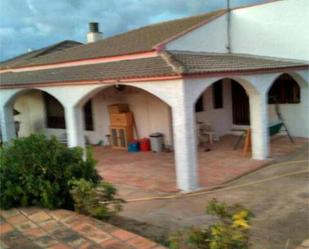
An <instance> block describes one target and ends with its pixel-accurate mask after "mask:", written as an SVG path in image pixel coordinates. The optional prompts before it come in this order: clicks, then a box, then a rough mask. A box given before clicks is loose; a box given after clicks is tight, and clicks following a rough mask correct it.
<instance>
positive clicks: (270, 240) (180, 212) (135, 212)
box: [115, 146, 309, 249]
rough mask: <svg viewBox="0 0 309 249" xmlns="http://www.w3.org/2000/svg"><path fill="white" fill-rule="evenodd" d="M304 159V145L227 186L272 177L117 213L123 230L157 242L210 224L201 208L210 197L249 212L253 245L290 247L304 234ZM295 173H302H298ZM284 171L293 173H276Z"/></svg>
mask: <svg viewBox="0 0 309 249" xmlns="http://www.w3.org/2000/svg"><path fill="white" fill-rule="evenodd" d="M304 160H308V147H307V146H306V147H304V148H303V149H301V150H300V151H298V152H297V153H295V154H294V155H292V156H290V157H289V158H286V159H285V162H284V164H281V165H273V166H272V165H270V166H267V167H266V168H263V169H260V170H258V171H257V172H254V173H252V174H250V175H247V176H244V177H242V178H240V179H238V180H236V181H234V182H233V183H231V185H239V184H247V183H252V182H254V181H260V180H263V181H264V180H265V179H267V178H272V180H269V181H266V182H261V183H257V184H253V185H250V186H245V187H241V188H236V189H230V190H221V191H220V192H217V193H212V194H202V195H199V196H194V197H185V198H181V199H171V200H153V201H143V202H132V203H127V204H126V205H125V209H124V211H123V212H122V213H121V215H122V216H123V217H125V218H126V219H129V221H128V222H127V228H128V229H132V230H133V231H137V232H139V233H142V234H143V235H144V236H150V237H152V238H157V239H158V240H160V239H162V237H165V236H166V235H167V234H169V233H172V232H175V231H177V230H180V229H182V228H184V227H188V226H192V225H194V226H200V225H203V224H206V223H207V222H210V221H211V217H209V216H207V215H205V213H204V211H205V207H206V205H207V202H208V201H209V200H210V199H212V198H217V199H219V200H220V201H225V202H227V203H242V204H244V205H245V206H247V207H248V208H250V209H252V211H253V212H254V213H255V215H256V218H255V219H254V222H253V229H252V233H251V240H252V243H253V246H252V248H253V249H283V248H287V249H293V248H295V247H296V246H297V245H299V244H301V242H302V241H303V240H304V239H306V238H307V237H309V236H308V231H309V227H308V218H309V215H308V200H309V181H308V180H309V179H308V176H309V175H308V162H304ZM295 161H301V162H298V163H295ZM299 171H307V172H306V173H299V174H298V173H297V172H299ZM295 173H296V174H295ZM285 174H294V175H290V176H285V177H280V175H285ZM278 176H279V177H278ZM120 222H123V221H120ZM115 224H117V221H115ZM286 245H289V246H288V247H286Z"/></svg>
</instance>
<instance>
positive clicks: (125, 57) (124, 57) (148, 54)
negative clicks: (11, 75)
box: [0, 51, 158, 73]
mask: <svg viewBox="0 0 309 249" xmlns="http://www.w3.org/2000/svg"><path fill="white" fill-rule="evenodd" d="M157 55H158V52H157V51H148V52H140V53H135V54H126V55H118V56H112V57H102V58H95V59H84V60H78V61H66V62H57V63H51V64H41V65H34V66H24V67H16V68H10V69H2V70H0V73H5V72H23V71H35V70H43V69H52V68H59V67H61V68H62V67H72V66H82V65H90V64H98V63H106V62H113V61H123V60H135V59H142V58H151V57H155V56H157Z"/></svg>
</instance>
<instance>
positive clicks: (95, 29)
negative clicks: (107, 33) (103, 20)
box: [87, 22, 102, 43]
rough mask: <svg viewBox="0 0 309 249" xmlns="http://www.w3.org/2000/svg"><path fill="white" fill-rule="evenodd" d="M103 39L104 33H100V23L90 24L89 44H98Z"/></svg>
mask: <svg viewBox="0 0 309 249" xmlns="http://www.w3.org/2000/svg"><path fill="white" fill-rule="evenodd" d="M101 39H102V32H100V31H99V23H97V22H90V23H89V32H88V33H87V43H92V42H97V41H99V40H101Z"/></svg>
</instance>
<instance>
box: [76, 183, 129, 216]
mask: <svg viewBox="0 0 309 249" xmlns="http://www.w3.org/2000/svg"><path fill="white" fill-rule="evenodd" d="M71 185H72V190H71V194H72V196H73V200H74V207H75V210H76V211H77V212H79V213H82V214H86V215H90V216H93V217H95V218H99V219H104V220H106V219H109V218H110V217H111V216H112V215H115V214H116V213H118V212H119V211H121V208H122V206H121V204H122V203H123V202H124V201H123V200H122V199H119V198H116V197H115V195H116V193H117V190H116V188H115V187H114V186H113V185H111V184H110V183H107V182H100V183H99V184H97V185H96V184H94V183H92V182H89V181H86V180H85V179H80V180H74V181H72V182H71Z"/></svg>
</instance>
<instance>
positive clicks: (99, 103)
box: [14, 88, 172, 145]
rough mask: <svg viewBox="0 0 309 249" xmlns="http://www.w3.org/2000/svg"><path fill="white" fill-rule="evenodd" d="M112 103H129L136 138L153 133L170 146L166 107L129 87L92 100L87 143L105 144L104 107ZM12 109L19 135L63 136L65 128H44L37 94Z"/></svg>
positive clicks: (21, 98)
mask: <svg viewBox="0 0 309 249" xmlns="http://www.w3.org/2000/svg"><path fill="white" fill-rule="evenodd" d="M115 103H127V104H129V107H130V110H131V111H132V112H133V113H134V117H135V120H136V125H137V129H138V133H139V136H140V138H142V137H148V136H149V134H151V133H153V132H161V133H162V134H164V138H165V142H166V144H168V145H171V144H172V137H171V136H172V135H171V117H170V108H169V106H168V105H167V104H165V103H164V102H162V101H161V100H160V99H158V98H156V97H154V96H152V95H151V94H149V93H147V92H145V91H143V90H140V89H133V88H127V90H126V91H124V92H119V91H116V90H115V89H114V88H108V89H105V90H102V91H101V92H99V93H98V94H96V95H95V96H94V97H93V98H92V108H93V120H94V131H84V134H85V136H87V138H88V139H89V141H90V143H92V144H97V143H98V142H99V141H100V140H103V141H104V144H107V138H106V135H107V134H110V131H109V126H110V121H109V114H108V109H107V106H108V105H110V104H115ZM14 108H15V109H16V110H18V111H20V112H21V114H20V115H18V116H16V117H15V120H18V121H20V122H21V129H20V132H19V136H28V135H30V134H31V133H35V132H39V131H43V132H45V133H46V134H48V135H56V136H61V135H62V134H63V133H65V129H51V128H46V116H45V108H44V102H43V97H42V93H41V92H40V91H30V92H26V93H24V94H22V95H20V96H18V97H17V99H16V101H15V103H14Z"/></svg>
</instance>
